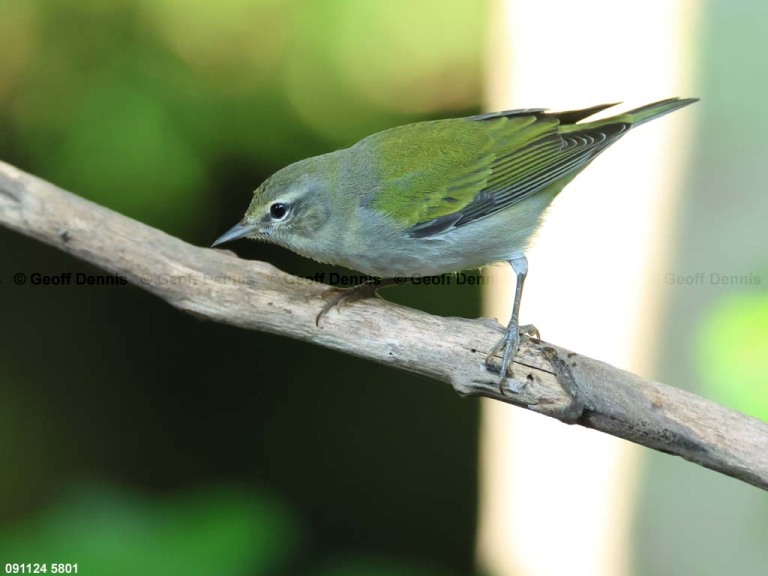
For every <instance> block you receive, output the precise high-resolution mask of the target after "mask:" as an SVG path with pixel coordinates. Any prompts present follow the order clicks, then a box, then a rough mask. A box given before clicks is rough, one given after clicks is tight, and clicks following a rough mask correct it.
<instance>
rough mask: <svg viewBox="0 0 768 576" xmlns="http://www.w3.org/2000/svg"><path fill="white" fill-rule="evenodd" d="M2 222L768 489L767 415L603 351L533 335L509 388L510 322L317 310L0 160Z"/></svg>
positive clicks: (237, 322) (173, 288)
mask: <svg viewBox="0 0 768 576" xmlns="http://www.w3.org/2000/svg"><path fill="white" fill-rule="evenodd" d="M0 223H2V224H3V225H4V226H7V227H8V228H11V229H13V230H16V231H18V232H20V233H22V234H25V235H27V236H31V237H33V238H36V239H38V240H40V241H42V242H45V243H48V244H50V245H52V246H55V247H57V248H59V249H60V250H63V251H65V252H68V253H70V254H72V255H74V256H76V257H78V258H81V259H83V260H86V261H88V262H91V263H93V264H95V265H96V266H99V267H100V268H103V269H105V270H107V271H109V272H112V273H114V274H119V275H122V276H124V277H126V278H127V279H128V280H129V281H130V282H132V283H134V284H136V285H137V286H139V287H141V288H143V289H145V290H148V291H149V292H151V293H153V294H155V295H157V296H159V297H160V298H162V299H164V300H166V301H167V302H168V303H169V304H171V305H172V306H174V307H176V308H178V309H179V310H183V311H185V312H188V313H190V314H194V315H195V316H198V317H201V318H205V319H207V320H211V321H214V322H221V323H224V324H231V325H233V326H239V327H241V328H247V329H251V330H262V331H266V332H272V333H274V334H282V335H284V336H290V337H293V338H297V339H299V340H304V341H308V342H313V343H315V344H319V345H321V346H325V347H327V348H331V349H333V350H339V351H342V352H346V353H348V354H353V355H355V356H359V357H362V358H368V359H370V360H374V361H376V362H380V363H382V364H387V365H389V366H393V367H395V368H399V369H401V370H408V371H411V372H416V373H418V374H423V375H424V376H428V377H430V378H434V379H436V380H440V381H442V382H447V383H449V384H450V385H451V386H453V388H454V389H455V390H456V392H458V393H459V394H461V395H462V396H486V397H489V398H494V399H496V400H499V401H501V402H507V403H509V404H514V405H516V406H520V407H523V408H527V409H529V410H533V411H534V412H539V413H541V414H545V415H547V416H550V417H553V418H557V419H559V420H561V421H563V422H566V423H569V424H579V425H581V426H585V427H588V428H594V429H596V430H600V431H602V432H606V433H608V434H612V435H614V436H618V437H620V438H624V439H626V440H630V441H632V442H636V443H638V444H641V445H643V446H647V447H649V448H653V449H654V450H659V451H662V452H666V453H669V454H674V455H677V456H682V457H683V458H685V459H687V460H690V461H691V462H695V463H697V464H700V465H702V466H705V467H707V468H711V469H712V470H716V471H718V472H721V473H723V474H727V475H729V476H732V477H734V478H738V479H740V480H743V481H744V482H748V483H750V484H753V485H755V486H758V487H760V488H763V489H768V424H766V423H765V422H762V421H760V420H757V419H755V418H751V417H749V416H746V415H744V414H741V413H739V412H735V411H733V410H729V409H727V408H724V407H722V406H719V405H718V404H715V403H714V402H711V401H709V400H706V399H704V398H701V397H699V396H696V395H695V394H691V393H688V392H685V391H682V390H678V389H676V388H673V387H670V386H665V385H664V384H660V383H658V382H653V381H649V380H644V379H642V378H640V377H639V376H635V375H634V374H631V373H629V372H626V371H624V370H620V369H618V368H615V367H613V366H610V365H608V364H605V363H604V362H600V361H598V360H594V359H592V358H587V357H585V356H581V355H579V354H576V353H573V352H569V351H567V350H564V349H563V348H560V347H558V346H555V345H553V344H549V343H546V342H543V341H539V340H534V339H525V338H524V339H523V342H522V343H521V347H520V352H519V353H518V356H517V358H516V359H515V364H514V365H513V378H514V379H515V380H517V381H518V382H520V383H525V384H526V387H525V389H524V391H523V392H522V393H521V394H509V393H508V394H503V393H502V392H501V391H500V390H499V386H498V376H497V375H496V374H494V373H492V372H490V371H488V370H487V369H486V368H485V365H484V359H485V354H486V352H487V351H488V350H490V348H491V347H492V346H493V344H494V343H495V342H496V341H497V340H498V338H499V337H500V334H501V333H502V331H503V328H502V327H501V326H500V325H499V324H498V323H497V322H496V321H491V320H486V319H480V320H467V319H462V318H441V317H436V316H431V315H429V314H426V313H424V312H419V311H417V310H412V309H409V308H405V307H403V306H398V305H396V304H391V303H388V302H385V301H384V300H381V299H370V300H363V301H360V302H356V303H355V304H354V305H352V306H349V307H347V308H345V309H344V312H343V313H342V314H337V313H336V312H333V311H332V312H331V313H329V314H327V315H326V316H325V318H324V319H323V322H322V324H321V326H320V327H318V326H316V325H315V316H316V315H317V312H318V310H319V309H320V307H321V306H322V303H323V300H322V299H321V294H322V292H323V291H324V290H325V289H326V287H325V286H324V285H322V284H318V283H315V282H312V281H309V280H304V279H301V278H296V277H294V276H290V275H288V274H285V273H284V272H281V271H280V270H278V269H276V268H275V267H273V266H271V265H270V264H267V263H265V262H254V261H245V260H241V259H238V258H237V257H235V256H234V255H233V254H231V253H230V252H226V251H221V250H211V249H209V248H198V247H196V246H192V245H190V244H187V243H185V242H183V241H181V240H179V239H178V238H174V237H172V236H169V235H168V234H165V233H164V232H161V231H160V230H156V229H154V228H151V227H149V226H147V225H145V224H142V223H140V222H137V221H135V220H131V219H130V218H126V217H125V216H122V215H120V214H117V213H116V212H113V211H111V210H108V209H107V208H104V207H102V206H99V205H97V204H94V203H92V202H89V201H87V200H84V199H82V198H80V197H78V196H75V195H73V194H71V193H69V192H66V191H64V190H62V189H60V188H57V187H56V186H54V185H52V184H49V183H48V182H45V181H43V180H41V179H39V178H36V177H34V176H32V175H30V174H26V173H24V172H22V171H21V170H18V169H17V168H15V167H13V166H10V165H8V164H3V163H0Z"/></svg>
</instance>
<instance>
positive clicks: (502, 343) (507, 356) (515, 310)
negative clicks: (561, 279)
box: [485, 255, 539, 394]
mask: <svg viewBox="0 0 768 576" xmlns="http://www.w3.org/2000/svg"><path fill="white" fill-rule="evenodd" d="M508 262H509V264H510V266H512V270H514V272H515V275H516V276H517V283H516V285H515V300H514V303H513V305H512V317H511V318H510V319H509V324H508V325H507V331H506V333H505V334H504V337H503V338H502V339H501V340H499V341H498V342H497V343H496V345H495V346H494V347H493V348H492V349H491V351H490V352H489V353H488V356H487V358H486V360H485V363H486V365H489V366H490V364H491V359H492V358H493V357H494V356H495V355H496V354H497V353H498V352H499V351H500V350H503V352H502V355H501V366H500V368H499V374H500V376H501V379H500V380H499V387H500V388H501V387H503V385H504V381H505V380H506V379H507V370H508V369H509V365H510V363H511V362H512V360H513V359H514V358H515V355H516V354H517V349H518V346H519V345H520V332H521V330H520V324H519V322H520V300H521V299H522V297H523V284H525V277H526V275H527V274H528V260H527V259H526V258H525V256H523V255H520V256H516V257H515V258H512V259H511V260H509V261H508ZM522 331H523V333H525V334H531V335H536V337H538V334H539V331H538V330H537V329H536V327H535V326H530V325H527V326H524V327H523V330H522ZM507 387H508V388H509V389H510V390H511V391H512V392H514V393H516V394H518V393H520V392H521V391H522V389H523V387H524V385H523V386H518V385H516V384H514V383H513V382H512V381H510V382H509V384H508V385H507ZM502 393H503V389H502Z"/></svg>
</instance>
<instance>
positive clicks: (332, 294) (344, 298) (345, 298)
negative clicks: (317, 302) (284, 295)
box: [315, 278, 402, 326]
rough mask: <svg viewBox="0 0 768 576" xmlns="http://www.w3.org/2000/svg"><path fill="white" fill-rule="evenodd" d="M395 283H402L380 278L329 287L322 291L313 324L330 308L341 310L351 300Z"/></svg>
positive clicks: (358, 298)
mask: <svg viewBox="0 0 768 576" xmlns="http://www.w3.org/2000/svg"><path fill="white" fill-rule="evenodd" d="M395 284H402V281H399V279H398V280H396V279H395V278H381V279H376V280H367V281H366V282H363V283H362V284H358V285H357V286H352V287H351V288H338V287H333V288H329V289H328V290H326V291H325V292H323V298H325V304H324V305H323V307H322V308H321V309H320V312H319V313H318V315H317V318H315V324H316V325H317V326H320V320H322V319H323V316H325V315H326V314H327V313H328V311H330V310H331V309H332V308H338V310H339V312H341V311H342V310H343V309H344V307H345V306H347V305H348V304H352V302H357V301H358V300H363V299H365V298H373V297H374V296H376V292H377V291H378V290H379V289H380V288H386V287H387V286H392V285H395Z"/></svg>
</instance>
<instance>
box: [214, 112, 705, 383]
mask: <svg viewBox="0 0 768 576" xmlns="http://www.w3.org/2000/svg"><path fill="white" fill-rule="evenodd" d="M695 101H696V99H677V98H673V99H669V100H663V101H661V102H656V103H653V104H649V105H647V106H643V107H641V108H637V109H635V110H631V111H629V112H625V113H623V114H619V115H617V116H613V117H610V118H606V119H603V120H597V121H593V122H581V121H582V120H584V119H585V118H587V117H589V116H591V115H592V114H595V113H597V112H600V111H601V110H604V109H605V108H608V107H609V106H611V105H602V106H595V107H593V108H588V109H585V110H574V111H570V112H547V111H546V110H543V109H532V110H512V111H506V112H497V113H493V114H481V115H478V116H471V117H468V118H456V119H450V120H436V121H431V122H420V123H417V124H409V125H407V126H401V127H399V128H392V129H390V130H385V131H383V132H379V133H378V134H374V135H372V136H369V137H368V138H365V139H364V140H361V141H360V142H358V143H357V144H355V145H354V146H351V147H349V148H345V149H343V150H338V151H336V152H331V153H329V154H325V155H323V156H317V157H315V158H309V159H307V160H302V161H301V162H297V163H295V164H292V165H290V166H287V167H286V168H283V169H282V170H280V171H279V172H277V173H276V174H275V175H273V176H272V177H271V178H269V179H268V180H267V181H266V182H264V183H263V184H262V185H261V186H259V188H257V189H256V191H255V192H254V196H253V200H252V201H251V204H250V206H249V207H248V210H247V212H246V214H245V217H244V218H243V221H242V222H241V223H240V224H238V225H237V226H235V227H234V228H233V229H232V230H230V231H229V232H227V233H226V234H224V235H223V236H222V237H221V238H219V239H218V240H217V241H216V243H215V244H214V245H216V244H220V243H222V242H226V241H229V240H234V239H236V238H242V237H249V238H255V239H259V240H266V241H269V242H274V243H277V244H280V245H282V246H285V247H286V248H289V249H291V250H293V251H295V252H297V253H299V254H302V255H304V256H307V257H309V258H313V259H315V260H318V261H321V262H328V263H332V264H340V265H342V266H346V267H348V268H352V269H354V270H359V271H361V272H364V273H366V274H370V275H373V276H379V277H382V278H392V277H398V276H405V277H410V276H414V275H432V274H441V273H445V272H453V271H456V270H461V269H467V268H477V267H480V266H484V265H486V264H490V263H493V262H498V261H500V260H506V261H508V262H509V263H510V264H511V265H512V267H513V269H514V271H515V272H516V274H517V285H516V290H515V300H514V306H513V313H512V318H511V320H510V322H509V325H508V327H507V332H506V334H505V337H504V338H503V339H502V340H501V341H500V342H499V344H498V345H497V346H496V347H495V348H494V349H493V350H492V351H491V353H490V354H489V357H488V358H489V362H490V359H491V358H492V357H493V356H494V355H495V353H496V352H497V351H500V350H501V351H503V355H502V361H501V368H500V373H501V378H502V381H503V380H504V378H505V377H506V374H507V367H508V366H509V363H510V362H511V359H512V358H513V357H514V355H515V353H516V351H517V345H518V338H519V330H518V313H519V308H520V297H521V294H522V288H523V282H524V280H525V276H526V273H527V267H528V265H527V261H526V259H525V256H524V252H525V249H526V248H527V245H528V242H529V241H530V239H531V237H532V236H533V234H534V232H535V231H536V229H537V227H538V226H539V223H540V220H541V216H542V214H543V213H544V211H545V210H546V208H547V207H548V206H549V204H550V203H551V202H552V200H553V199H554V198H555V196H557V194H559V193H560V191H561V190H562V189H563V187H564V186H565V185H566V184H568V182H570V181H571V180H572V179H573V178H574V177H575V176H576V175H577V174H578V173H579V172H581V170H583V169H584V168H585V167H586V166H587V165H588V164H589V163H590V162H591V161H592V160H593V159H594V158H595V157H596V156H598V155H599V154H600V153H601V152H602V151H603V150H605V149H606V148H607V147H608V146H610V145H611V144H613V143H614V142H616V141H617V140H618V139H619V138H621V137H622V136H623V135H624V134H626V133H627V131H628V130H629V129H630V128H632V127H633V126H637V125H638V124H642V123H643V122H647V121H649V120H652V119H653V118H657V117H659V116H662V115H664V114H667V113H668V112H672V111H673V110H677V109H678V108H682V107H683V106H687V105H688V104H691V103H693V102H695ZM617 185H619V183H617ZM369 292H370V291H365V290H363V291H358V292H352V293H347V294H348V295H350V296H352V295H354V294H357V297H360V296H361V295H366V294H369ZM338 301H339V300H338V299H337V300H334V301H332V303H333V302H338ZM328 309H329V308H328V306H326V307H324V308H323V309H322V311H321V315H322V314H323V313H325V312H326V311H327V310H328Z"/></svg>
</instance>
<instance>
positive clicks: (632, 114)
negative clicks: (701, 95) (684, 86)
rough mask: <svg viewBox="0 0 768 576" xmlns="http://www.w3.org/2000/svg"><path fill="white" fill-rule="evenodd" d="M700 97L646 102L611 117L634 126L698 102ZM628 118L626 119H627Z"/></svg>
mask: <svg viewBox="0 0 768 576" xmlns="http://www.w3.org/2000/svg"><path fill="white" fill-rule="evenodd" d="M698 101H699V99H698V98H668V99H667V100H661V101H660V102H654V103H653V104H646V105H645V106H640V108H635V109H634V110H630V111H629V112H624V114H621V115H619V116H615V117H613V118H611V120H613V121H614V122H615V121H619V122H622V121H623V122H627V123H628V124H631V125H632V126H638V125H640V124H643V123H645V122H648V121H649V120H653V119H654V118H658V117H659V116H664V114H669V113H670V112H674V111H675V110H677V109H679V108H682V107H684V106H688V105H689V104H693V103H694V102H698ZM625 118H626V119H625Z"/></svg>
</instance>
